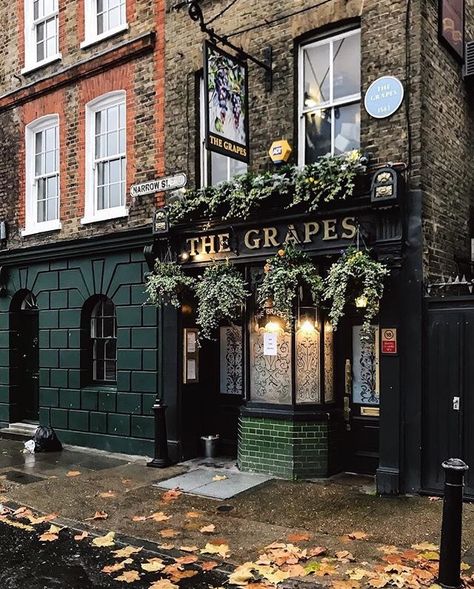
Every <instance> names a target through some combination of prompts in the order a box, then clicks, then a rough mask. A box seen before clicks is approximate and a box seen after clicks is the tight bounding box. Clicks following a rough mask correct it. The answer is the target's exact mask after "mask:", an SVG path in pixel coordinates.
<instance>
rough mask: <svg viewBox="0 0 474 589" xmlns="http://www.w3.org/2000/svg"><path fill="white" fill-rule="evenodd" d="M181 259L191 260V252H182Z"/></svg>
mask: <svg viewBox="0 0 474 589" xmlns="http://www.w3.org/2000/svg"><path fill="white" fill-rule="evenodd" d="M181 259H182V260H183V262H186V261H187V260H189V254H188V252H183V253H182V254H181Z"/></svg>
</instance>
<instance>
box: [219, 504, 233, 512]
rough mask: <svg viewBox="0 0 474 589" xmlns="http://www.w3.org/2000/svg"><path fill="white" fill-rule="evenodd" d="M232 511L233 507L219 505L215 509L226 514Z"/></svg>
mask: <svg viewBox="0 0 474 589" xmlns="http://www.w3.org/2000/svg"><path fill="white" fill-rule="evenodd" d="M233 509H234V506H233V505H219V507H218V508H217V511H220V512H223V513H226V512H228V511H232V510H233Z"/></svg>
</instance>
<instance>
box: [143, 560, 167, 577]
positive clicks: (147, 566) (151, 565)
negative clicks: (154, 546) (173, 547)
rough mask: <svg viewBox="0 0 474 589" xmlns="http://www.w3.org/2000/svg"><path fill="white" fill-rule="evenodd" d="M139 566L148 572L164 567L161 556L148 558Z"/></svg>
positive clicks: (160, 569)
mask: <svg viewBox="0 0 474 589" xmlns="http://www.w3.org/2000/svg"><path fill="white" fill-rule="evenodd" d="M141 567H142V569H143V570H144V571H147V572H148V573H156V572H157V571H162V570H163V569H164V568H165V565H164V564H163V561H162V559H161V558H149V559H148V560H147V561H146V562H142V564H141Z"/></svg>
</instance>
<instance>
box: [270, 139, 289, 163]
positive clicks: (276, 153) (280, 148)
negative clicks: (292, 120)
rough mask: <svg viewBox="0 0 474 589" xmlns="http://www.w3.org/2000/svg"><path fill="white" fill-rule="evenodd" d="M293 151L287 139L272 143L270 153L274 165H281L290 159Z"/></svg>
mask: <svg viewBox="0 0 474 589" xmlns="http://www.w3.org/2000/svg"><path fill="white" fill-rule="evenodd" d="M291 151H292V149H291V147H290V144H289V143H288V141H287V140H286V139H281V140H280V141H274V142H273V143H272V146H271V147H270V151H269V152H268V153H269V154H270V157H271V158H272V162H273V163H274V164H281V163H283V162H287V161H288V160H289V159H290V155H291Z"/></svg>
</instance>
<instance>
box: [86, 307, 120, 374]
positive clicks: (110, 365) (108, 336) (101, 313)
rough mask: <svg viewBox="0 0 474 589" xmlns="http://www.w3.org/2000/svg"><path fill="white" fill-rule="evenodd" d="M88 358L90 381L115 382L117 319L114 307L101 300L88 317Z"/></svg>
mask: <svg viewBox="0 0 474 589" xmlns="http://www.w3.org/2000/svg"><path fill="white" fill-rule="evenodd" d="M90 344H91V345H90V358H91V360H92V366H91V368H92V381H93V382H107V383H114V382H116V380H117V319H116V315H115V305H114V304H113V302H112V301H111V300H110V299H107V298H101V299H100V300H99V301H98V302H97V303H96V304H95V305H94V307H93V309H92V312H91V316H90Z"/></svg>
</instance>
